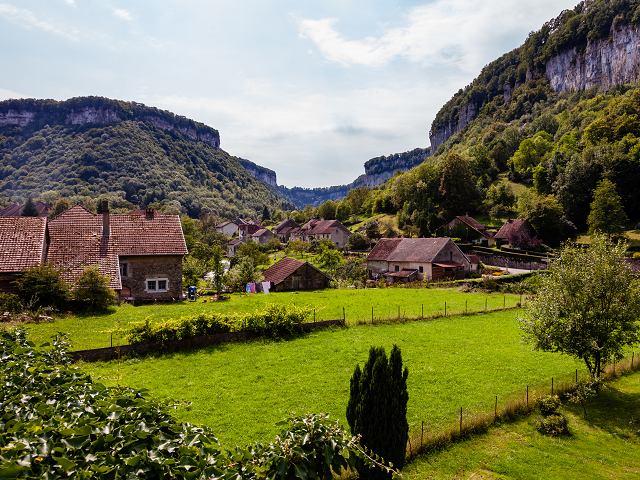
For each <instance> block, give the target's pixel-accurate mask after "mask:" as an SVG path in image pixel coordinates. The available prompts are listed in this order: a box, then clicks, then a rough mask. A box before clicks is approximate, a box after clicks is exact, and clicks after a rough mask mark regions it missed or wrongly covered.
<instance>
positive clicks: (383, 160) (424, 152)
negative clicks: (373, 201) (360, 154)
mask: <svg viewBox="0 0 640 480" xmlns="http://www.w3.org/2000/svg"><path fill="white" fill-rule="evenodd" d="M429 155H431V147H427V148H414V149H413V150H410V151H408V152H403V153H393V154H391V155H387V156H384V155H383V156H381V157H374V158H372V159H371V160H367V161H366V162H365V164H364V171H365V172H366V174H367V175H376V174H379V173H384V172H388V171H389V170H390V169H391V170H394V166H395V167H396V169H397V168H398V167H397V165H402V168H403V170H409V169H411V168H414V167H417V166H418V165H420V164H421V163H422V162H424V160H425V159H426V158H427V157H428V156H429Z"/></svg>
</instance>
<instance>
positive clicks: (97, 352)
mask: <svg viewBox="0 0 640 480" xmlns="http://www.w3.org/2000/svg"><path fill="white" fill-rule="evenodd" d="M333 326H344V320H324V321H320V322H309V323H303V324H302V325H301V327H300V331H303V332H310V331H312V330H317V329H321V328H328V327H333ZM256 337H258V335H257V334H255V333H253V332H247V331H241V332H231V333H219V334H216V335H204V336H202V337H192V338H187V339H184V340H175V341H172V342H166V343H164V344H160V343H141V344H138V345H121V346H117V347H106V348H95V349H92V350H77V351H75V352H71V354H70V355H71V360H72V361H74V362H78V361H80V360H82V361H83V362H108V361H110V360H117V359H119V358H122V357H126V356H128V355H132V354H135V355H146V354H148V353H153V352H171V351H176V350H190V349H197V348H203V347H206V346H208V345H214V344H218V343H226V342H238V341H242V340H248V339H251V338H256Z"/></svg>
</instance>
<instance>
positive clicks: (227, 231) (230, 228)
mask: <svg viewBox="0 0 640 480" xmlns="http://www.w3.org/2000/svg"><path fill="white" fill-rule="evenodd" d="M216 230H217V231H218V232H220V233H223V234H224V235H228V236H230V237H231V236H233V234H234V233H236V232H237V231H238V224H237V223H236V222H222V223H219V224H217V225H216Z"/></svg>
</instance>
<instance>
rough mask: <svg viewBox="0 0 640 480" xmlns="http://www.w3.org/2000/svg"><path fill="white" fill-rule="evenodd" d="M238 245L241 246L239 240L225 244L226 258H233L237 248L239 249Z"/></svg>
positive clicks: (235, 239)
mask: <svg viewBox="0 0 640 480" xmlns="http://www.w3.org/2000/svg"><path fill="white" fill-rule="evenodd" d="M240 245H242V240H240V239H239V238H234V239H233V240H229V241H228V242H227V256H228V257H233V256H234V255H235V254H236V253H237V252H238V248H240Z"/></svg>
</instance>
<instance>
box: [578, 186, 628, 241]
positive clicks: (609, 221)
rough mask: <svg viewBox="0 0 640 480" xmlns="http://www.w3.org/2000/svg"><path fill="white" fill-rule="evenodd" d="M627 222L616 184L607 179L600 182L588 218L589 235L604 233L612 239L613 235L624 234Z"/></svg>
mask: <svg viewBox="0 0 640 480" xmlns="http://www.w3.org/2000/svg"><path fill="white" fill-rule="evenodd" d="M627 221H628V219H627V215H626V214H625V213H624V208H623V207H622V199H621V198H620V195H618V192H616V186H615V184H614V183H613V182H611V181H610V180H608V179H606V178H605V179H604V180H601V181H600V182H598V188H597V189H596V191H595V192H594V194H593V202H592V203H591V213H589V217H587V224H588V225H589V233H597V232H602V233H606V234H607V237H608V238H610V237H611V235H615V234H620V233H622V232H623V231H624V224H625V223H627Z"/></svg>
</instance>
